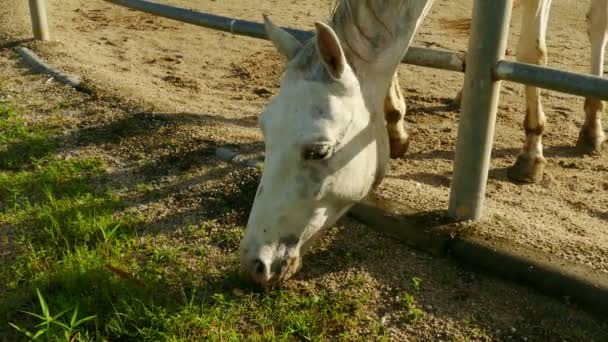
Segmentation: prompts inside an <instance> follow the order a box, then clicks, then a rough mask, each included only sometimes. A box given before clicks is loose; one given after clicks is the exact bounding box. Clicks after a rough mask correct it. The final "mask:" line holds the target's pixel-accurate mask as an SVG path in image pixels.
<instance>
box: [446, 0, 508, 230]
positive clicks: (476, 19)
mask: <svg viewBox="0 0 608 342" xmlns="http://www.w3.org/2000/svg"><path fill="white" fill-rule="evenodd" d="M511 5H512V0H475V3H474V5H473V23H472V27H471V36H470V38H469V48H468V53H467V63H466V66H467V68H466V73H465V78H464V87H463V94H462V107H461V114H460V122H459V124H458V141H457V143H456V157H455V160H454V174H453V176H452V184H451V188H450V201H449V208H448V213H449V215H450V216H451V217H452V218H454V219H456V220H470V219H473V220H478V219H479V218H480V217H481V213H482V208H483V201H484V197H485V191H486V182H487V180H488V170H489V166H490V156H491V152H492V141H493V139H494V125H495V122H496V111H497V109H498V98H499V94H500V81H498V80H495V79H494V76H493V69H494V68H495V67H496V64H497V63H498V61H500V60H501V59H503V58H504V53H505V49H506V44H507V36H508V32H509V21H510V18H511Z"/></svg>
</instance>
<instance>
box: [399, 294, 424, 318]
mask: <svg viewBox="0 0 608 342" xmlns="http://www.w3.org/2000/svg"><path fill="white" fill-rule="evenodd" d="M401 304H402V305H403V307H404V309H405V313H404V315H403V318H404V319H405V321H406V322H408V323H409V322H412V323H413V322H416V321H418V320H419V319H420V318H422V316H424V311H422V309H420V308H419V307H418V303H416V299H415V298H414V296H412V295H411V294H409V293H407V292H404V293H403V295H402V296H401Z"/></svg>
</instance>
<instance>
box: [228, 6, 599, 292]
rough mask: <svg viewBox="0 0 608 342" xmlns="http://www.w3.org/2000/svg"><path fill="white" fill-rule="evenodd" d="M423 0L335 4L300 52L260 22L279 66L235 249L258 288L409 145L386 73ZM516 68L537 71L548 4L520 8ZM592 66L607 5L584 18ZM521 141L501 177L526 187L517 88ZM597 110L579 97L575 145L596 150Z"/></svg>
mask: <svg viewBox="0 0 608 342" xmlns="http://www.w3.org/2000/svg"><path fill="white" fill-rule="evenodd" d="M432 2H433V1H432V0H366V1H362V0H359V1H357V0H342V1H341V2H340V3H339V4H338V6H337V8H336V11H335V13H334V15H333V17H332V19H331V22H330V25H326V24H323V23H319V22H318V23H316V24H315V26H316V36H315V37H314V38H313V39H311V40H310V41H309V42H307V43H306V44H301V43H300V42H298V41H297V40H296V39H295V38H294V37H292V36H291V35H290V34H289V33H288V32H286V31H285V30H283V29H281V28H279V27H278V26H276V25H274V24H273V23H272V22H271V21H270V20H268V18H266V17H265V24H266V31H267V34H268V36H269V38H270V39H271V41H272V42H273V43H274V45H275V46H276V48H277V49H278V50H279V51H280V52H281V53H282V54H283V55H285V56H286V57H287V58H288V64H287V68H286V71H285V74H284V75H283V78H282V80H281V87H280V91H279V94H278V95H277V96H276V97H275V98H274V99H273V100H272V102H271V103H270V104H269V105H268V107H267V108H266V110H265V112H264V113H263V114H262V116H261V118H260V126H261V128H262V132H263V134H264V140H265V146H266V148H265V168H264V173H263V175H262V179H261V181H260V184H259V187H258V191H257V194H256V198H255V201H254V204H253V208H252V210H251V214H250V217H249V221H248V223H247V231H246V234H245V237H244V238H243V240H242V241H241V251H240V253H241V269H242V271H243V272H244V273H245V274H247V275H248V276H250V277H251V278H252V279H253V280H254V281H255V282H256V283H258V284H261V285H269V284H274V283H277V282H280V281H282V280H285V279H287V278H289V277H291V276H292V275H293V274H295V273H296V272H297V271H298V269H299V268H300V266H301V257H302V255H303V253H304V252H305V251H306V249H307V247H308V246H309V245H310V243H311V242H312V241H313V240H314V238H315V237H317V236H318V235H319V234H321V233H322V232H323V231H324V229H325V228H327V227H328V226H331V225H332V224H333V223H334V222H336V220H338V219H339V218H340V217H341V216H342V215H343V214H344V213H345V212H346V211H347V210H348V209H349V208H350V207H351V206H352V205H353V204H354V203H356V202H357V201H360V200H362V199H363V198H364V197H366V196H367V195H368V194H369V192H370V191H371V190H372V189H374V188H375V187H376V186H377V185H378V184H379V183H380V182H381V181H382V178H383V176H384V170H385V167H386V164H387V162H388V159H389V156H391V157H399V156H402V155H403V154H404V153H405V151H406V149H407V145H408V135H407V133H406V131H405V129H404V127H403V115H404V114H405V102H404V100H403V97H402V95H401V93H400V89H399V84H398V83H397V77H396V70H397V67H398V65H399V63H400V61H401V59H402V58H403V56H404V54H405V52H406V50H407V48H408V47H409V45H410V43H411V41H412V39H413V36H414V33H415V32H416V30H417V28H418V27H419V25H420V23H421V22H422V20H423V18H424V17H425V15H426V14H427V13H428V10H429V8H430V7H431V4H432ZM522 2H523V3H522V4H523V11H522V12H523V19H524V20H523V25H522V35H521V40H520V42H519V47H518V59H519V60H520V61H522V62H527V63H534V64H545V60H546V46H545V29H546V26H547V18H548V14H549V7H550V4H551V0H523V1H522ZM588 17H589V27H590V29H589V36H590V40H591V43H592V46H593V47H592V68H591V72H592V73H593V74H595V75H599V76H601V75H602V67H603V50H604V46H605V44H606V28H607V18H608V0H592V1H591V10H590V12H589V16H588ZM526 103H527V106H526V108H527V110H526V119H525V121H524V127H525V131H526V142H525V144H524V148H523V150H522V152H521V154H520V155H519V156H518V158H517V162H516V163H515V165H514V166H513V167H512V168H511V170H510V172H509V175H510V177H511V178H513V179H516V180H520V181H537V180H539V179H540V178H541V177H542V172H543V165H544V163H545V160H544V157H543V154H542V144H541V135H542V132H543V128H544V124H545V116H544V114H543V111H542V107H541V103H540V94H539V89H538V88H535V87H526ZM601 109H602V102H601V101H599V100H596V99H587V100H586V102H585V113H586V119H585V123H584V125H583V127H582V131H581V135H580V139H579V146H581V147H583V149H584V150H585V151H587V152H590V151H598V150H599V148H600V146H601V143H602V141H603V140H604V134H603V131H602V127H601V122H600V116H599V115H600V112H601Z"/></svg>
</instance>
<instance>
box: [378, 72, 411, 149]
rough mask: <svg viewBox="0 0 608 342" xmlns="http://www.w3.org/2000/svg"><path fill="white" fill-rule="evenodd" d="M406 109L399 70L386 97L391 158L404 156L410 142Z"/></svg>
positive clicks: (385, 106) (385, 104)
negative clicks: (404, 119) (405, 119)
mask: <svg viewBox="0 0 608 342" xmlns="http://www.w3.org/2000/svg"><path fill="white" fill-rule="evenodd" d="M405 111H406V106H405V100H404V99H403V94H401V88H400V86H399V78H398V72H395V74H394V75H393V80H392V82H391V85H390V87H389V89H388V93H387V94H386V97H385V98H384V117H385V119H386V130H387V132H388V139H389V144H390V150H391V158H400V157H403V155H405V152H407V148H408V146H409V144H410V135H409V134H408V133H407V131H406V130H405V123H404V122H403V117H404V116H405Z"/></svg>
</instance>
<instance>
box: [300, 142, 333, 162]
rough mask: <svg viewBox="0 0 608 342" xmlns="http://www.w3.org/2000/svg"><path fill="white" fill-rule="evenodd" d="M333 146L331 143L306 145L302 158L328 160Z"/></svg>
mask: <svg viewBox="0 0 608 342" xmlns="http://www.w3.org/2000/svg"><path fill="white" fill-rule="evenodd" d="M332 152H333V146H332V145H329V144H311V145H307V146H305V147H304V149H303V151H302V158H304V159H306V160H326V159H329V157H331V155H332Z"/></svg>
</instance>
